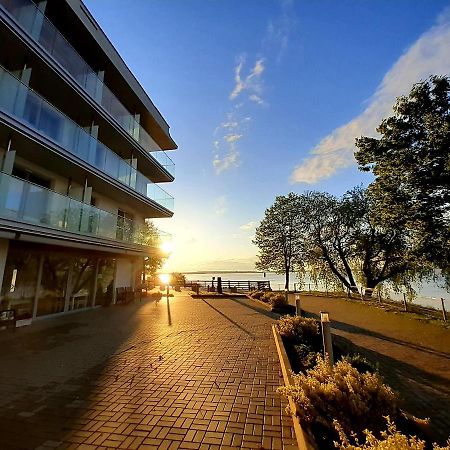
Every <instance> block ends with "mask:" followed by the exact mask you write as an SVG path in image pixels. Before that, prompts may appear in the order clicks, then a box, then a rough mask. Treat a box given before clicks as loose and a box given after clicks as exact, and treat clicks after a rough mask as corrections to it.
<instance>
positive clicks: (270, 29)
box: [263, 0, 297, 63]
mask: <svg viewBox="0 0 450 450" xmlns="http://www.w3.org/2000/svg"><path fill="white" fill-rule="evenodd" d="M279 3H280V6H281V14H280V15H279V16H278V17H276V18H275V19H272V20H269V23H268V25H267V31H266V36H265V38H264V40H263V45H264V47H267V48H273V49H274V51H275V52H276V62H277V63H280V62H281V60H282V58H283V56H284V54H285V53H286V50H287V48H288V45H289V38H290V35H291V33H292V31H293V30H294V28H295V27H296V25H297V19H296V16H295V14H294V11H293V7H294V3H295V2H294V0H280V1H279Z"/></svg>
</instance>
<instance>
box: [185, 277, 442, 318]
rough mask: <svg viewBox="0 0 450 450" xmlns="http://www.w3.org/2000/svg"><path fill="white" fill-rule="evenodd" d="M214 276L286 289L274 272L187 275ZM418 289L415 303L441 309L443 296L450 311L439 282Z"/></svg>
mask: <svg viewBox="0 0 450 450" xmlns="http://www.w3.org/2000/svg"><path fill="white" fill-rule="evenodd" d="M212 277H216V280H217V277H222V280H233V281H248V280H250V281H264V280H265V281H270V286H271V287H272V289H273V290H283V289H284V275H279V274H276V273H272V272H266V273H262V272H257V273H255V272H236V273H229V272H226V273H221V272H216V273H208V274H204V273H203V274H202V273H194V274H188V275H186V279H187V280H200V281H211V279H212ZM300 281H301V280H299V279H298V277H297V275H296V274H295V273H292V274H291V275H290V282H289V289H291V290H294V283H300ZM308 285H311V289H312V290H317V289H318V290H321V291H325V285H321V284H319V286H318V288H316V286H315V284H314V283H313V282H312V281H311V280H310V279H309V278H308V276H305V278H304V279H303V287H302V289H303V290H308V288H309V286H308ZM415 288H416V290H417V297H416V298H415V299H414V303H417V304H419V305H423V306H431V307H434V308H437V309H441V298H443V299H444V304H445V306H446V309H447V311H450V293H449V292H447V291H446V290H445V289H441V288H440V287H439V286H438V285H437V284H434V283H423V285H422V286H421V287H419V286H415ZM390 296H391V298H392V299H395V300H402V298H403V296H402V294H401V293H398V294H397V293H395V292H391V293H390Z"/></svg>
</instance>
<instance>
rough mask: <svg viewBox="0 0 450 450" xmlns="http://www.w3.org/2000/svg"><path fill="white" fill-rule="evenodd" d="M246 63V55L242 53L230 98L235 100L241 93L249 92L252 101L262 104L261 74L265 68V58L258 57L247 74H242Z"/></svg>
mask: <svg viewBox="0 0 450 450" xmlns="http://www.w3.org/2000/svg"><path fill="white" fill-rule="evenodd" d="M245 63H246V57H245V55H241V56H240V57H239V59H238V63H237V65H236V67H235V69H234V82H235V85H234V88H233V90H232V92H231V94H230V100H235V99H236V98H237V97H238V96H239V95H241V94H243V93H247V94H248V99H249V100H250V101H254V102H256V103H259V104H262V103H263V100H262V98H261V95H262V90H263V83H262V77H261V76H262V74H263V72H264V70H265V65H264V64H265V61H264V58H258V59H256V61H255V64H254V65H253V67H252V69H251V70H250V71H249V72H248V74H247V75H246V76H244V75H242V72H243V69H244V66H245Z"/></svg>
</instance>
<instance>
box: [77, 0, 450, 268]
mask: <svg viewBox="0 0 450 450" xmlns="http://www.w3.org/2000/svg"><path fill="white" fill-rule="evenodd" d="M85 3H86V5H87V6H88V8H89V9H90V11H91V12H92V14H93V15H94V17H95V18H96V19H97V21H98V22H99V24H100V25H101V26H102V28H103V29H104V31H105V32H106V34H107V35H108V37H109V38H110V40H111V41H112V43H113V44H114V45H115V46H116V48H117V49H118V51H119V53H120V54H121V55H122V57H123V59H124V60H125V62H126V63H127V64H128V66H129V67H130V69H131V70H132V71H133V73H134V74H135V75H136V77H137V79H138V80H139V81H140V83H141V84H142V86H143V87H144V88H145V90H146V91H147V92H148V94H149V95H150V97H151V98H152V100H153V101H154V103H155V104H156V106H157V107H158V108H159V110H160V111H161V112H162V114H163V115H164V117H165V118H166V120H167V121H168V123H169V124H170V126H171V133H172V136H173V137H174V139H175V141H176V142H177V143H178V145H179V150H178V151H176V152H171V154H170V156H171V157H172V158H173V159H174V161H175V163H176V165H177V169H176V170H177V173H176V181H175V183H172V184H169V185H166V186H164V187H165V188H166V189H167V190H168V191H169V192H170V193H172V194H173V195H174V196H175V202H176V203H175V205H176V206H175V215H174V217H173V219H167V220H159V221H157V225H158V226H159V227H160V228H161V229H163V230H166V231H168V232H170V233H172V234H173V235H174V253H173V255H172V257H171V259H170V260H169V262H168V265H167V269H168V270H180V271H182V270H197V269H212V270H217V269H231V270H233V269H239V270H240V269H251V268H253V264H254V261H255V255H256V253H257V249H256V248H255V247H254V246H253V244H252V243H251V239H252V236H253V234H254V228H255V225H256V224H257V223H258V221H259V220H261V218H262V217H263V215H264V210H265V209H266V208H267V207H268V206H270V205H271V204H272V203H273V201H274V198H275V196H276V195H283V194H287V193H288V192H290V191H294V192H302V191H304V190H312V189H316V190H325V191H328V192H331V193H333V194H337V195H341V194H342V193H344V192H345V191H346V190H348V189H350V188H352V187H353V186H355V185H357V184H360V183H363V184H367V183H368V182H370V175H368V174H363V173H361V172H359V171H358V169H357V168H356V166H355V163H354V158H353V156H352V155H353V149H354V147H353V142H354V138H355V137H357V136H360V135H361V134H364V135H366V134H372V135H374V133H375V131H374V130H375V127H376V125H378V123H379V122H380V119H381V118H382V117H384V116H386V115H387V114H389V112H390V108H391V106H392V104H393V101H394V99H395V98H396V96H398V95H401V94H406V93H407V92H408V91H409V89H410V87H411V85H412V83H413V82H415V81H418V80H420V79H424V78H426V77H427V76H428V75H429V74H431V73H438V74H450V10H449V6H450V2H449V1H439V0H433V1H426V0H422V1H417V0H416V1H414V0H395V1H392V0H383V1H382V0H372V1H368V0H367V1H364V0H353V1H344V0H343V1H334V0H333V1H331V0H330V1H319V0H317V1H312V0H297V1H295V0H264V1H263V0H222V1H218V0H133V1H131V2H127V5H126V8H124V7H123V2H122V1H119V0H85Z"/></svg>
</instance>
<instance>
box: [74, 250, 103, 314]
mask: <svg viewBox="0 0 450 450" xmlns="http://www.w3.org/2000/svg"><path fill="white" fill-rule="evenodd" d="M96 264H97V259H96V258H74V260H73V266H72V273H71V283H70V285H71V286H70V296H69V305H68V310H69V311H72V310H74V309H82V308H88V307H89V306H91V305H92V296H93V290H94V279H95V267H96Z"/></svg>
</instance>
